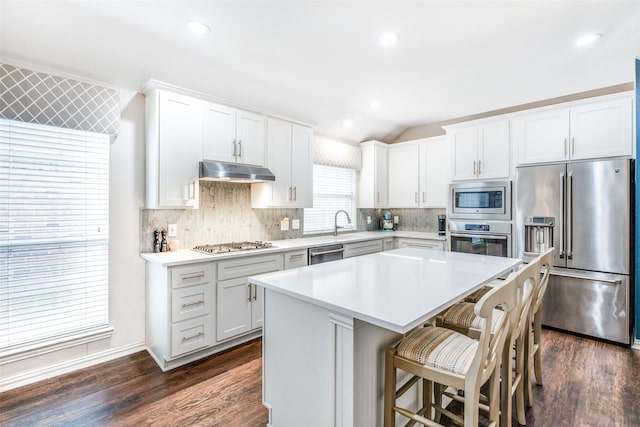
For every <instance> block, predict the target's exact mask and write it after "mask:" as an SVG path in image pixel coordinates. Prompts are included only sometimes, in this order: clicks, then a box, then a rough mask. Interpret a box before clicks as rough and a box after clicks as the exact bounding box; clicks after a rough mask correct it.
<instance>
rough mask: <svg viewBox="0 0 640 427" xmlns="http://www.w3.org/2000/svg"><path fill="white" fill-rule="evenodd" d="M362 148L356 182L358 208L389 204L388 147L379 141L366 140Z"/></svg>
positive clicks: (383, 206)
mask: <svg viewBox="0 0 640 427" xmlns="http://www.w3.org/2000/svg"><path fill="white" fill-rule="evenodd" d="M360 147H361V148H362V169H361V170H360V179H359V183H358V190H359V191H358V207H359V208H386V207H388V206H389V182H388V176H389V175H388V170H389V163H388V156H389V147H388V145H387V144H385V143H382V142H379V141H367V142H363V143H361V144H360Z"/></svg>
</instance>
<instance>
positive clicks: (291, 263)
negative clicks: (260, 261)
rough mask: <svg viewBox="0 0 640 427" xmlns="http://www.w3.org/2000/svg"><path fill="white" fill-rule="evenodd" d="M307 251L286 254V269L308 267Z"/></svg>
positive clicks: (301, 250)
mask: <svg viewBox="0 0 640 427" xmlns="http://www.w3.org/2000/svg"><path fill="white" fill-rule="evenodd" d="M308 262H309V261H308V256H307V249H298V250H296V251H291V252H286V253H285V254H284V269H285V270H288V269H290V268H297V267H304V266H306V265H308Z"/></svg>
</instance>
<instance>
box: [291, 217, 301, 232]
mask: <svg viewBox="0 0 640 427" xmlns="http://www.w3.org/2000/svg"><path fill="white" fill-rule="evenodd" d="M299 228H300V220H299V219H294V220H291V229H292V230H297V229H299Z"/></svg>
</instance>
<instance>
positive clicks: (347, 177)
mask: <svg viewBox="0 0 640 427" xmlns="http://www.w3.org/2000/svg"><path fill="white" fill-rule="evenodd" d="M340 209H343V210H345V211H347V212H348V213H349V217H350V218H351V224H350V225H348V224H347V220H346V217H345V215H344V214H340V215H339V217H338V225H341V226H346V227H352V228H356V227H357V226H356V171H355V169H347V168H336V167H333V166H322V165H313V208H306V209H305V210H304V232H305V233H321V232H328V231H333V222H334V218H335V214H336V212H337V211H338V210H340Z"/></svg>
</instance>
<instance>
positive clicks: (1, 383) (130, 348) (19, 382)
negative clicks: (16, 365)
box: [0, 341, 147, 393]
mask: <svg viewBox="0 0 640 427" xmlns="http://www.w3.org/2000/svg"><path fill="white" fill-rule="evenodd" d="M146 348H147V347H146V343H145V342H144V341H143V342H138V343H133V344H129V345H125V346H122V347H117V348H112V349H109V350H106V351H101V352H99V353H94V354H89V355H87V356H83V357H79V358H77V359H73V360H69V361H66V362H62V363H57V364H55V365H51V366H46V367H44V368H40V369H35V370H33V371H29V372H24V373H21V374H18V375H14V376H12V377H8V378H3V379H0V393H2V392H3V391H7V390H11V389H14V388H17V387H22V386H24V385H27V384H32V383H35V382H38V381H42V380H46V379H48V378H52V377H56V376H58V375H62V374H67V373H69V372H72V371H75V370H78V369H82V368H88V367H89V366H93V365H97V364H99V363H104V362H108V361H110V360H113V359H117V358H118V357H123V356H128V355H129V354H133V353H137V352H139V351H144V350H146Z"/></svg>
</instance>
